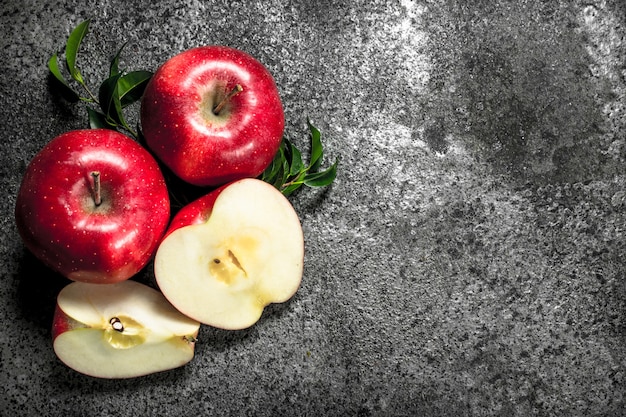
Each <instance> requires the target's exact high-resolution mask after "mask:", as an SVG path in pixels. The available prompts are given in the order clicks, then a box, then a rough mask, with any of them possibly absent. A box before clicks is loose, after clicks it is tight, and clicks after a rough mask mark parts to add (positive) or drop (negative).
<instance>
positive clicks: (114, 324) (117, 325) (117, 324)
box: [109, 317, 124, 333]
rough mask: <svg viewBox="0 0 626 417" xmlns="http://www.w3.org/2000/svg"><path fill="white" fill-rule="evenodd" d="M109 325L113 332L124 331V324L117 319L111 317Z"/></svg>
mask: <svg viewBox="0 0 626 417" xmlns="http://www.w3.org/2000/svg"><path fill="white" fill-rule="evenodd" d="M109 323H110V324H111V327H113V330H117V331H118V332H120V333H121V332H123V331H124V324H123V323H122V321H121V320H120V319H118V318H117V317H112V318H111V320H109Z"/></svg>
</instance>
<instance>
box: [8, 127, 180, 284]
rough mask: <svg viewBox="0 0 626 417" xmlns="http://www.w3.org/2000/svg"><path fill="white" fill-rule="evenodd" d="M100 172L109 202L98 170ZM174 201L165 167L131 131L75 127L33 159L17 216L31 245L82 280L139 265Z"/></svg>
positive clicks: (104, 279) (121, 273)
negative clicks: (97, 184)
mask: <svg viewBox="0 0 626 417" xmlns="http://www.w3.org/2000/svg"><path fill="white" fill-rule="evenodd" d="M94 171H98V172H100V181H101V194H102V203H101V204H100V205H99V206H96V204H95V201H94V181H93V177H92V175H91V173H92V172H94ZM169 217H170V204H169V196H168V191H167V187H166V184H165V180H164V178H163V175H162V173H161V171H160V169H159V166H158V164H157V162H156V160H155V159H154V157H152V155H150V153H149V152H148V151H147V150H146V149H144V148H143V147H141V146H140V145H139V144H138V143H137V142H135V141H133V140H132V139H130V138H129V137H127V136H125V135H123V134H121V133H118V132H115V131H112V130H108V129H89V130H75V131H71V132H67V133H64V134H61V135H60V136H58V137H56V138H54V139H53V140H52V141H50V142H49V143H48V144H47V145H46V146H45V147H44V148H43V149H41V151H40V152H39V153H38V154H37V155H36V156H35V157H34V158H33V160H32V161H31V162H30V164H29V165H28V167H27V169H26V172H25V174H24V177H23V179H22V183H21V186H20V189H19V192H18V195H17V201H16V207H15V219H16V224H17V228H18V231H19V233H20V236H21V237H22V240H23V241H24V244H25V246H26V247H27V248H28V249H29V250H30V251H31V252H32V253H33V254H34V255H35V256H36V257H37V258H39V259H40V260H41V261H43V262H44V263H45V264H47V265H48V266H49V267H51V268H52V269H54V270H56V271H58V272H59V273H61V274H62V275H64V276H65V277H67V278H69V279H71V280H74V281H83V282H93V283H113V282H119V281H123V280H125V279H128V278H130V277H131V276H133V275H135V274H136V273H137V272H139V271H140V270H141V269H142V268H143V267H144V266H145V265H146V264H147V263H148V261H149V260H150V258H151V257H152V256H153V255H154V252H155V250H156V247H157V245H158V243H159V241H160V238H161V237H162V235H163V233H164V231H165V229H166V228H167V225H168V222H169Z"/></svg>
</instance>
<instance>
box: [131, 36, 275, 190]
mask: <svg viewBox="0 0 626 417" xmlns="http://www.w3.org/2000/svg"><path fill="white" fill-rule="evenodd" d="M237 85H240V86H241V87H242V88H243V90H242V91H241V92H240V93H238V94H236V95H235V96H233V97H232V98H230V99H229V100H228V104H227V105H226V106H225V109H224V110H223V111H222V112H220V113H219V115H218V116H215V117H213V116H210V117H208V118H207V117H205V115H206V114H207V113H206V112H207V111H209V110H210V108H212V107H207V103H209V102H211V103H212V104H217V102H219V101H221V98H222V97H224V96H226V95H227V94H228V93H229V92H230V91H231V90H232V89H233V88H234V87H235V86H237ZM203 109H204V110H203ZM209 119H210V120H209ZM141 126H142V129H143V135H144V137H145V139H146V144H147V145H148V147H149V148H150V149H151V150H152V151H153V152H154V154H155V155H156V156H157V158H159V159H160V160H161V161H162V162H163V163H164V164H165V165H166V166H167V167H169V168H170V169H171V170H172V171H173V172H174V173H175V174H176V175H177V176H178V177H180V178H181V179H182V180H184V181H186V182H188V183H190V184H193V185H197V186H219V185H222V184H225V183H227V182H230V181H234V180H236V179H241V178H246V177H257V176H258V175H259V174H261V172H263V170H264V169H265V168H266V167H267V166H268V165H269V164H270V162H271V161H272V159H273V157H274V154H275V153H276V152H277V150H278V148H279V146H280V142H281V140H282V135H283V131H284V127H285V118H284V113H283V107H282V103H281V100H280V96H279V92H278V89H277V87H276V84H275V82H274V79H273V77H272V75H271V74H270V72H269V71H268V70H267V68H265V67H264V66H263V65H262V64H261V63H260V62H259V61H257V60H256V59H255V58H253V57H252V56H250V55H248V54H247V53H245V52H242V51H240V50H237V49H233V48H230V47H225V46H202V47H197V48H193V49H189V50H187V51H184V52H182V53H180V54H178V55H176V56H174V57H172V58H171V59H169V60H168V61H167V62H165V63H164V64H163V65H162V66H161V67H160V68H159V69H158V70H157V71H156V72H155V74H154V76H153V77H152V78H151V80H150V82H149V83H148V85H147V87H146V89H145V92H144V95H143V99H142V105H141Z"/></svg>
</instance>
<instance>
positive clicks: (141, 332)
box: [104, 315, 147, 349]
mask: <svg viewBox="0 0 626 417" xmlns="http://www.w3.org/2000/svg"><path fill="white" fill-rule="evenodd" d="M109 324H110V326H107V328H106V330H105V331H104V338H105V340H106V341H107V342H109V344H110V345H111V346H112V347H114V348H116V349H128V348H132V347H134V346H137V345H140V344H142V343H144V342H145V341H146V333H147V332H146V329H145V328H144V326H143V325H141V324H140V323H139V322H138V321H136V320H133V319H132V318H130V317H128V316H123V315H120V316H115V317H112V318H111V319H110V320H109Z"/></svg>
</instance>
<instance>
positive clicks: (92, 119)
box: [87, 107, 115, 129]
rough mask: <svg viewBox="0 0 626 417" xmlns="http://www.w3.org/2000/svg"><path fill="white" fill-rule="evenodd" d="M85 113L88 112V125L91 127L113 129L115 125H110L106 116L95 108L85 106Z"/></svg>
mask: <svg viewBox="0 0 626 417" xmlns="http://www.w3.org/2000/svg"><path fill="white" fill-rule="evenodd" d="M87 113H88V114H89V127H90V128H92V129H100V128H105V129H113V128H115V126H113V125H111V124H110V123H109V122H108V121H107V117H106V116H105V115H104V114H103V113H100V112H99V111H97V110H94V109H92V108H91V107H87Z"/></svg>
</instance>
